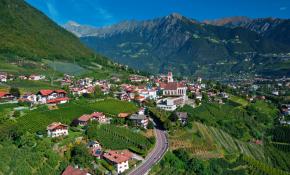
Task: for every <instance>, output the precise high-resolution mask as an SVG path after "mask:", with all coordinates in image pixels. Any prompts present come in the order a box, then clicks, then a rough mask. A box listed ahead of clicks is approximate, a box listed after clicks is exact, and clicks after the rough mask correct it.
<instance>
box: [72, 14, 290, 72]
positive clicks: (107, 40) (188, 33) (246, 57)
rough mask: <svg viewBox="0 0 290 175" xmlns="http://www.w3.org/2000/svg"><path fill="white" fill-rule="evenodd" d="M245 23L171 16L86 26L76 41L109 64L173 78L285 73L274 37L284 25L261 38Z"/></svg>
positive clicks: (284, 47)
mask: <svg viewBox="0 0 290 175" xmlns="http://www.w3.org/2000/svg"><path fill="white" fill-rule="evenodd" d="M250 22H252V20H251V19H248V18H234V19H231V20H229V19H228V20H224V21H223V22H216V23H215V25H214V24H213V23H212V24H210V22H206V23H205V22H199V21H196V20H193V19H189V18H186V17H184V16H182V15H180V14H176V13H174V14H171V15H168V16H165V17H162V18H157V19H153V20H145V21H124V22H121V23H118V24H115V25H112V26H107V27H102V28H92V29H91V30H90V33H84V34H83V35H81V36H80V38H81V40H82V42H83V43H84V44H86V45H87V46H88V47H90V48H92V49H93V50H95V51H97V52H100V53H102V54H104V55H106V56H109V57H110V58H112V59H113V60H114V61H117V62H120V63H123V64H127V65H129V66H131V67H134V68H137V69H141V70H145V71H150V72H153V73H160V72H166V71H168V70H171V71H173V72H175V73H176V74H178V75H199V76H205V77H211V78H213V77H224V76H228V75H234V74H235V75H248V74H251V75H254V74H261V75H267V76H273V75H277V76H281V75H290V71H289V69H288V68H289V67H288V66H289V61H288V60H289V55H287V53H288V52H290V47H289V44H288V41H289V40H288V39H285V41H284V40H283V37H281V36H280V34H279V32H281V30H283V29H284V28H285V27H286V30H285V32H288V31H290V30H287V29H290V27H289V28H288V26H287V25H286V24H285V25H286V26H281V25H282V24H284V23H280V24H278V25H277V26H276V27H275V28H273V29H271V31H272V32H271V34H268V33H267V34H266V33H265V34H264V35H262V34H261V33H259V32H257V31H255V30H254V28H252V29H251V28H250V27H246V26H247V25H246V24H249V23H250ZM229 23H231V24H235V25H236V26H233V25H227V24H229ZM217 24H218V26H217ZM244 26H245V27H244ZM248 26H250V25H248ZM67 29H68V28H67ZM78 29H80V26H79V27H78ZM68 30H69V29H68ZM269 31H270V30H269ZM72 32H75V31H72ZM285 32H284V33H285ZM287 37H288V36H287ZM287 37H286V38H287ZM277 38H279V40H277V41H276V39H277ZM284 63H285V64H286V66H285V64H284ZM281 65H284V66H281Z"/></svg>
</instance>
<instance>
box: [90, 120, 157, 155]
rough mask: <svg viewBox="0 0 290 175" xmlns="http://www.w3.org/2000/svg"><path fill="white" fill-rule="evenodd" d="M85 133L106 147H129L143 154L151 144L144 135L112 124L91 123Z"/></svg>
mask: <svg viewBox="0 0 290 175" xmlns="http://www.w3.org/2000/svg"><path fill="white" fill-rule="evenodd" d="M87 134H88V137H89V138H90V139H96V140H98V141H99V142H100V143H102V145H103V146H104V147H105V148H107V149H127V148H129V149H130V150H132V151H133V152H136V153H139V154H142V155H144V154H146V153H147V151H148V150H149V149H150V147H151V146H152V144H151V143H150V142H149V140H148V139H147V138H146V137H145V136H143V135H141V134H138V133H134V132H132V131H131V130H129V129H127V128H121V127H117V126H114V125H93V126H91V127H90V128H89V129H88V131H87Z"/></svg>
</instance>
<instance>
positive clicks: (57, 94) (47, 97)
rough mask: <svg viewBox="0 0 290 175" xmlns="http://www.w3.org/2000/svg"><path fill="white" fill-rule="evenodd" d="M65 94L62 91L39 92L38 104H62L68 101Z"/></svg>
mask: <svg viewBox="0 0 290 175" xmlns="http://www.w3.org/2000/svg"><path fill="white" fill-rule="evenodd" d="M66 94H67V93H66V91H64V90H40V91H39V92H38V93H37V99H38V102H39V103H40V104H57V103H61V104H63V103H67V102H68V101H69V98H68V97H67V96H66Z"/></svg>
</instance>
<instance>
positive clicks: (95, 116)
mask: <svg viewBox="0 0 290 175" xmlns="http://www.w3.org/2000/svg"><path fill="white" fill-rule="evenodd" d="M93 120H95V121H98V122H99V123H101V124H104V123H108V120H107V118H106V116H105V115H104V114H103V113H102V112H94V113H92V114H84V115H82V116H81V117H80V118H78V124H79V125H80V126H86V125H87V124H88V122H89V121H93Z"/></svg>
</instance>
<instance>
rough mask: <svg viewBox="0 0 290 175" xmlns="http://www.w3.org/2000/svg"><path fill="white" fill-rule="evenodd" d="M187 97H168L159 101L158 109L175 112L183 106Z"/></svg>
mask: <svg viewBox="0 0 290 175" xmlns="http://www.w3.org/2000/svg"><path fill="white" fill-rule="evenodd" d="M186 100H187V96H181V97H167V98H164V99H161V100H158V101H157V107H158V108H160V109H163V110H165V111H174V110H176V108H177V107H178V106H183V105H184V104H185V102H186Z"/></svg>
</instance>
